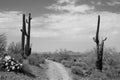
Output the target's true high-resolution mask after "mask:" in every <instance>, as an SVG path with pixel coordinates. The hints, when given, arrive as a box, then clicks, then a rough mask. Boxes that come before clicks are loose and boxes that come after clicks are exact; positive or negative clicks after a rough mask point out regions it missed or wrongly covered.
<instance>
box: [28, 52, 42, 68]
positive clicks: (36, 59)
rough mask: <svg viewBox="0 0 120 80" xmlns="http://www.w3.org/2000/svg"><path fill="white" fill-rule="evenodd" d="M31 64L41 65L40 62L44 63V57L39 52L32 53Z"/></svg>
mask: <svg viewBox="0 0 120 80" xmlns="http://www.w3.org/2000/svg"><path fill="white" fill-rule="evenodd" d="M28 60H29V64H31V65H34V66H38V67H39V66H40V64H44V58H41V57H40V56H39V55H38V54H32V55H31V56H30V57H29V58H28Z"/></svg>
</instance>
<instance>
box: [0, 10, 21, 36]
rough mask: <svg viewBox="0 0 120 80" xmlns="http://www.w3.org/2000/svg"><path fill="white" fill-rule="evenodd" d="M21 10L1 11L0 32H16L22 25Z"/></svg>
mask: <svg viewBox="0 0 120 80" xmlns="http://www.w3.org/2000/svg"><path fill="white" fill-rule="evenodd" d="M21 13H22V12H21V11H3V12H0V32H1V33H8V34H9V33H10V34H14V35H15V33H19V32H17V30H19V29H20V27H21V22H22V21H21V20H22V16H21Z"/></svg>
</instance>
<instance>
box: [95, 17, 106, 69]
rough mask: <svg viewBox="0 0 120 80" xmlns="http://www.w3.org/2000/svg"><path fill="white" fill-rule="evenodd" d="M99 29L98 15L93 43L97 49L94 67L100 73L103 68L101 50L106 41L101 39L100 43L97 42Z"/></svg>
mask: <svg viewBox="0 0 120 80" xmlns="http://www.w3.org/2000/svg"><path fill="white" fill-rule="evenodd" d="M99 29H100V15H98V23H97V31H96V36H95V37H94V38H93V40H94V42H95V43H96V47H97V61H96V67H97V69H98V70H100V71H102V68H103V61H102V59H103V49H104V41H105V40H106V39H107V37H106V38H105V39H103V40H102V41H101V43H100V40H99Z"/></svg>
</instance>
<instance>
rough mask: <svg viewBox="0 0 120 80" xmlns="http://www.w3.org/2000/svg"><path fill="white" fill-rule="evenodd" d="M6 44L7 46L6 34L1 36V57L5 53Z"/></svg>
mask: <svg viewBox="0 0 120 80" xmlns="http://www.w3.org/2000/svg"><path fill="white" fill-rule="evenodd" d="M6 44H7V41H6V36H5V34H1V35H0V55H1V53H4V51H5V50H6Z"/></svg>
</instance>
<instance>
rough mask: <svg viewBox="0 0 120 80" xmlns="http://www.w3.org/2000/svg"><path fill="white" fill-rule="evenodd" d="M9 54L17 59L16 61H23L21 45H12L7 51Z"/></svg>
mask: <svg viewBox="0 0 120 80" xmlns="http://www.w3.org/2000/svg"><path fill="white" fill-rule="evenodd" d="M7 52H8V54H9V55H10V56H11V57H13V58H15V60H18V61H20V62H21V61H22V55H21V52H22V51H21V45H20V43H19V42H18V43H14V42H12V43H10V44H9V46H8V49H7Z"/></svg>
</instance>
